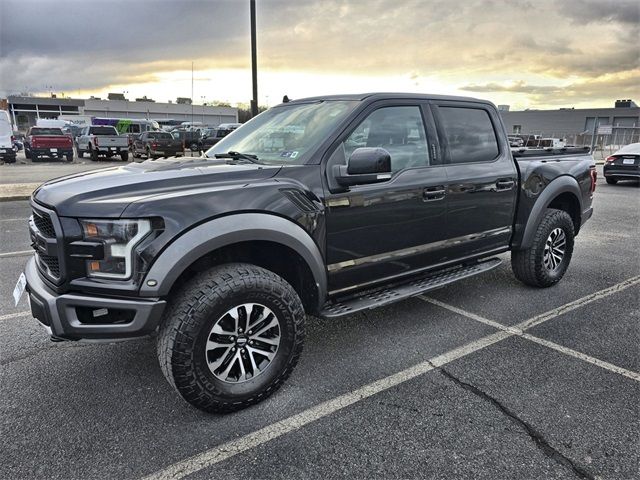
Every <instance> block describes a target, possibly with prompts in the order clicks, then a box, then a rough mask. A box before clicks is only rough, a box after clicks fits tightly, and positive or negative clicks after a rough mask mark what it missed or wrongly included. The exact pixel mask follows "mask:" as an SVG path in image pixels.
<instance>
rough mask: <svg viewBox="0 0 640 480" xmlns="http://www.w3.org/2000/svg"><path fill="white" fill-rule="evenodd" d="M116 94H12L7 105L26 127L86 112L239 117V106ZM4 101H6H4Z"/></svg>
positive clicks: (215, 119) (206, 120)
mask: <svg viewBox="0 0 640 480" xmlns="http://www.w3.org/2000/svg"><path fill="white" fill-rule="evenodd" d="M110 96H112V95H110ZM113 97H114V98H112V99H109V100H102V99H99V98H89V99H75V98H56V97H55V96H53V95H52V96H51V97H31V96H12V95H10V96H9V97H7V99H6V108H7V110H8V111H9V116H10V117H11V121H12V122H13V124H14V127H15V128H17V129H18V130H20V131H25V130H27V129H28V128H29V127H31V126H33V125H35V124H36V122H37V120H38V119H39V118H47V119H56V118H58V117H59V116H61V115H62V116H64V117H68V116H71V115H83V116H88V117H107V118H127V119H136V118H137V119H148V120H176V121H180V122H201V123H202V124H204V125H209V126H212V127H215V126H216V125H219V124H221V123H235V122H237V121H238V109H237V108H233V107H214V106H209V105H192V104H191V103H190V99H178V100H179V101H180V103H160V102H154V101H153V100H149V99H146V98H142V99H137V100H135V101H130V100H126V99H125V98H124V96H123V95H121V94H120V95H113ZM2 103H3V104H5V102H2Z"/></svg>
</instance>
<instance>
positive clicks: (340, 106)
mask: <svg viewBox="0 0 640 480" xmlns="http://www.w3.org/2000/svg"><path fill="white" fill-rule="evenodd" d="M357 104H358V102H354V101H335V100H334V101H322V102H314V103H302V104H292V105H287V104H285V105H280V106H277V107H273V108H271V109H269V110H267V111H266V112H263V113H261V114H260V115H258V116H257V117H255V118H254V119H252V120H251V121H249V122H247V123H245V124H244V125H243V126H241V127H240V128H238V129H237V130H234V131H233V132H231V133H230V134H229V135H227V136H226V137H225V138H224V139H223V140H221V141H220V142H218V143H217V144H216V145H214V146H213V147H211V148H210V149H209V150H207V153H206V154H205V155H206V156H207V157H210V158H213V157H215V155H216V154H224V153H227V152H230V151H233V152H240V153H243V154H245V155H246V154H248V155H255V156H257V157H258V160H259V162H260V163H270V164H278V165H283V164H285V165H302V164H304V163H306V161H307V160H308V159H309V157H310V156H311V155H312V154H313V152H314V151H315V149H316V148H317V147H318V146H319V145H320V143H321V142H322V141H323V140H325V139H326V138H327V135H329V134H330V133H331V131H332V130H333V129H334V128H335V127H336V126H337V125H338V124H339V123H340V122H341V121H342V120H344V119H345V118H346V116H347V115H348V114H349V113H350V112H351V111H352V110H353V109H354V108H355V107H356V105H357Z"/></svg>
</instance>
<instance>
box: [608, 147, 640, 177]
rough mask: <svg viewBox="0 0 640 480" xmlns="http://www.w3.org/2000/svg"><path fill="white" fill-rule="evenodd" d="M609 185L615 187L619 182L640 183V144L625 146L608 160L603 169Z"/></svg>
mask: <svg viewBox="0 0 640 480" xmlns="http://www.w3.org/2000/svg"><path fill="white" fill-rule="evenodd" d="M603 172H604V178H605V180H606V181H607V183H609V184H611V185H615V184H616V183H618V181H619V180H636V181H638V182H640V143H630V144H629V145H625V146H624V147H622V148H621V149H620V150H618V151H617V152H616V153H614V154H613V155H610V156H609V157H607V158H606V160H605V162H604V167H603Z"/></svg>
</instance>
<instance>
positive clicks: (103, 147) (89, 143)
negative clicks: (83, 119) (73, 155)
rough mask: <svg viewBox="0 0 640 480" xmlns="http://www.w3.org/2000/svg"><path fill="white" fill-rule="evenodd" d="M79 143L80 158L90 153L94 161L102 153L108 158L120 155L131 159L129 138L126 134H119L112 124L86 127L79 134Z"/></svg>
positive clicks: (124, 158) (125, 158) (123, 158)
mask: <svg viewBox="0 0 640 480" xmlns="http://www.w3.org/2000/svg"><path fill="white" fill-rule="evenodd" d="M77 145H78V157H80V158H83V157H84V154H85V153H88V154H89V157H90V158H91V160H94V161H95V160H98V157H99V156H101V155H102V156H105V157H107V158H111V157H113V156H120V158H122V160H123V161H125V162H126V161H127V160H129V139H128V137H127V136H126V135H118V131H117V130H116V128H115V127H112V126H108V125H93V126H90V127H84V129H83V130H82V132H81V133H80V136H78V139H77Z"/></svg>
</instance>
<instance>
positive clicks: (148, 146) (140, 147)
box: [132, 132, 184, 159]
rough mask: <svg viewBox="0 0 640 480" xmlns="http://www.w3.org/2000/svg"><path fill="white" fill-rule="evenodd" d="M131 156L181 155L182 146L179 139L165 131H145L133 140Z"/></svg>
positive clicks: (182, 151) (157, 156)
mask: <svg viewBox="0 0 640 480" xmlns="http://www.w3.org/2000/svg"><path fill="white" fill-rule="evenodd" d="M132 153H133V158H140V157H141V156H142V155H144V156H145V157H147V158H152V159H156V158H159V157H174V156H175V157H181V156H183V155H184V147H183V145H182V142H181V141H180V140H177V139H175V138H173V136H172V135H171V134H170V133H167V132H147V133H143V134H141V135H138V136H137V137H136V139H135V140H134V141H133V150H132Z"/></svg>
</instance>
